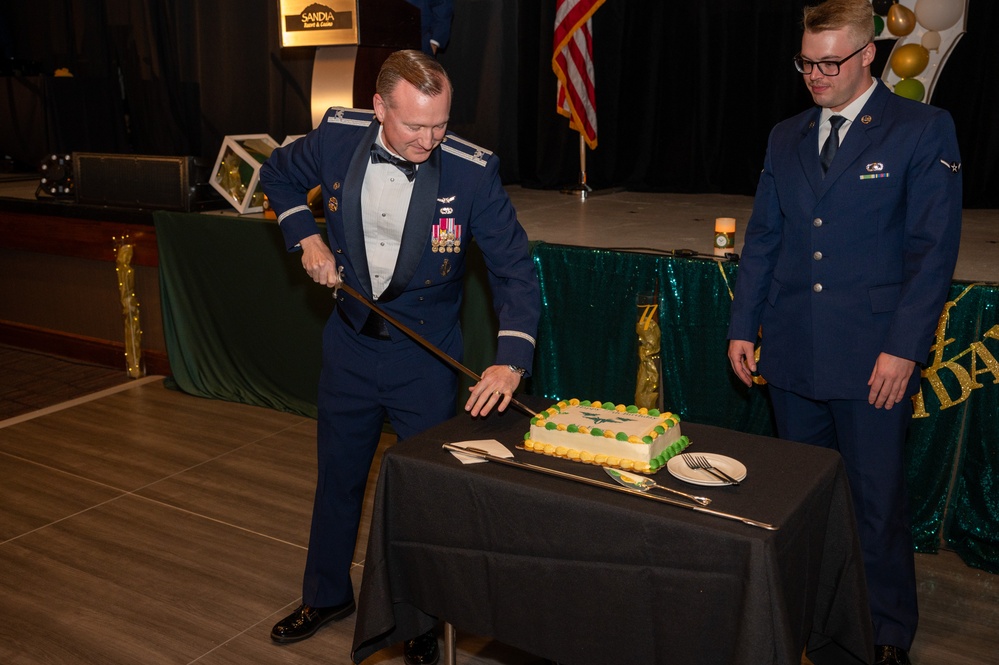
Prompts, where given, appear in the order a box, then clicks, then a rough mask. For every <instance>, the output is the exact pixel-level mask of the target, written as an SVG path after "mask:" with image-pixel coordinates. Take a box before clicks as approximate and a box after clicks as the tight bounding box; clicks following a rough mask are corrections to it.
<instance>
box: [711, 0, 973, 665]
mask: <svg viewBox="0 0 999 665" xmlns="http://www.w3.org/2000/svg"><path fill="white" fill-rule="evenodd" d="M804 28H805V31H804V34H803V36H802V40H801V53H800V54H799V55H798V56H796V57H795V65H796V67H797V69H798V71H799V72H801V73H802V74H803V76H804V82H805V85H806V86H807V87H808V89H809V91H810V92H811V94H812V98H813V99H814V101H815V103H816V105H817V106H816V107H815V108H812V109H809V110H808V111H805V112H804V113H801V114H799V115H797V116H795V117H793V118H791V119H789V120H786V121H784V122H782V123H780V124H778V125H777V126H776V127H775V128H774V129H773V131H772V132H771V134H770V139H769V144H768V147H767V154H766V159H765V162H764V168H763V173H762V175H761V177H760V182H759V186H758V188H757V190H756V199H755V202H754V206H753V214H752V217H751V218H750V220H749V223H748V226H747V229H746V239H745V247H744V251H743V253H742V258H741V259H740V263H739V274H738V279H737V282H736V289H735V299H734V302H733V304H732V318H731V323H730V327H729V331H728V338H729V340H730V341H729V351H728V356H729V360H730V362H731V365H732V368H733V370H734V371H735V373H736V375H738V377H739V378H740V379H741V380H742V381H743V382H744V383H745V384H746V385H752V373H754V372H756V371H757V363H756V361H755V360H754V342H755V340H756V338H757V332H758V331H760V334H761V340H762V341H761V343H760V355H759V368H758V369H759V373H760V374H761V375H762V376H763V378H764V379H765V380H766V382H767V383H768V384H769V391H770V396H771V399H772V402H773V407H774V414H775V417H776V422H777V430H778V433H779V435H780V436H781V437H782V438H785V439H791V440H795V441H802V442H806V443H811V444H816V445H821V446H826V447H830V448H835V449H837V450H838V451H839V452H840V453H841V454H842V456H843V460H844V463H845V465H846V469H847V474H848V477H849V480H850V486H851V491H852V493H853V500H854V512H855V514H856V517H857V525H858V530H859V534H860V541H861V546H862V548H863V552H864V563H865V570H866V573H867V584H868V590H869V599H870V608H871V618H872V622H873V626H872V627H873V641H874V645H872V646H873V647H874V653H875V656H874V662H876V663H878V664H879V665H880V664H888V663H891V664H897V663H908V662H909V657H908V650H909V648H910V646H911V644H912V640H913V636H914V634H915V631H916V623H917V618H918V613H917V608H916V584H915V570H914V561H913V544H912V535H911V531H910V523H909V515H908V497H907V494H906V486H905V483H906V477H905V467H904V462H903V447H904V441H905V432H906V428H907V426H908V423H909V421H910V420H911V417H912V403H911V401H910V399H909V398H910V397H911V396H912V395H913V394H914V393H915V392H916V390H917V388H918V385H919V379H920V374H919V371H918V370H917V364H919V363H923V362H924V361H925V360H926V358H927V356H928V353H929V349H930V345H931V343H932V335H933V332H934V330H935V327H936V325H937V321H938V319H939V317H940V314H941V311H942V309H943V305H944V302H945V300H946V297H947V293H948V290H949V286H950V280H951V276H952V273H953V269H954V264H955V262H956V260H957V249H958V244H959V240H960V232H961V231H960V227H961V175H960V157H959V154H958V146H957V140H956V136H955V132H954V125H953V122H952V120H951V118H950V115H949V114H948V113H946V112H945V111H942V110H940V109H936V108H933V107H931V106H928V105H924V104H920V103H918V102H914V101H911V100H908V99H903V98H901V97H898V96H896V95H894V94H892V92H891V91H890V90H889V89H888V88H887V87H886V86H885V85H884V84H883V83H881V82H880V81H876V80H874V79H872V77H871V72H870V66H871V62H872V61H873V60H874V56H875V47H874V44H873V42H872V40H873V38H874V22H873V16H872V10H871V5H870V2H869V1H868V0H827V2H825V3H823V4H821V5H818V6H816V7H808V8H806V9H805V13H804Z"/></svg>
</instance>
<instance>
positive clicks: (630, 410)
mask: <svg viewBox="0 0 999 665" xmlns="http://www.w3.org/2000/svg"><path fill="white" fill-rule="evenodd" d="M625 411H627V412H628V413H638V407H637V406H635V405H634V404H632V405H631V406H629V407H628V408H627V409H625Z"/></svg>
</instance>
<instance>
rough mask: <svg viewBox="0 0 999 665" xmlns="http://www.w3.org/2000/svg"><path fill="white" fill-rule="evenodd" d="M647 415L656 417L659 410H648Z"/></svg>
mask: <svg viewBox="0 0 999 665" xmlns="http://www.w3.org/2000/svg"><path fill="white" fill-rule="evenodd" d="M649 415H650V416H658V415H659V409H649Z"/></svg>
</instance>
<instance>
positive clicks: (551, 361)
mask: <svg viewBox="0 0 999 665" xmlns="http://www.w3.org/2000/svg"><path fill="white" fill-rule="evenodd" d="M154 219H155V223H156V234H157V239H158V242H159V252H160V288H161V297H162V306H163V323H164V333H165V336H166V344H167V352H168V354H169V358H170V365H171V368H172V371H173V377H172V378H173V380H174V381H175V383H176V385H177V387H178V388H180V389H181V390H183V391H185V392H188V393H191V394H193V395H200V396H203V397H212V398H217V399H225V400H230V401H237V402H244V403H247V404H255V405H260V406H267V407H270V408H274V409H279V410H282V411H289V412H292V413H299V414H303V415H307V416H310V417H315V415H316V407H315V401H316V386H317V383H318V380H319V367H320V353H321V348H320V345H321V331H322V327H323V325H324V323H325V321H326V318H327V317H328V316H329V313H330V311H331V307H332V299H331V297H330V293H329V291H328V290H327V289H325V288H320V287H318V286H317V285H315V284H314V283H313V282H312V281H311V280H310V279H309V278H308V276H306V275H305V273H304V271H303V270H302V268H301V264H300V262H299V256H298V255H297V254H288V253H287V252H285V251H284V247H283V242H282V239H281V234H280V231H279V229H278V228H277V224H276V223H274V222H270V221H265V220H260V219H247V218H236V217H230V216H221V215H198V214H184V213H167V212H161V213H156V214H155V215H154ZM469 250H470V251H469V256H468V261H469V263H468V268H469V269H468V278H467V282H466V290H465V303H464V307H463V310H462V328H463V331H464V339H465V364H466V365H467V366H468V367H469V368H471V369H473V370H474V371H476V372H481V371H482V369H483V368H484V367H485V366H487V365H488V364H489V363H490V362H491V359H492V358H493V356H494V354H495V336H496V320H495V316H494V314H493V313H492V308H491V307H490V305H489V303H490V298H489V290H488V285H487V282H486V269H485V265H484V263H483V262H482V259H481V255H478V253H477V251H476V250H475V248H474V245H473V246H472V247H470V248H469ZM532 253H533V256H534V261H535V266H536V267H537V270H538V276H539V279H540V282H541V294H542V305H543V310H542V318H541V324H540V328H539V332H538V351H537V355H536V360H535V365H534V376H533V378H532V380H531V381H530V382H529V383H528V384H527V387H526V390H527V391H529V392H532V393H533V394H536V395H543V396H545V397H547V398H550V399H552V400H553V401H554V400H557V399H563V398H571V397H578V398H580V399H599V400H601V401H606V400H610V401H613V402H615V403H627V404H631V403H634V401H635V387H636V376H637V371H638V336H637V331H636V326H637V324H638V317H639V310H638V302H639V298H651V299H652V301H653V302H655V303H656V304H658V311H657V316H658V323H659V326H660V329H661V359H662V372H661V381H660V384H661V386H662V397H663V403H664V406H665V407H666V408H668V409H669V410H671V411H675V412H677V413H679V414H681V416H682V417H683V419H684V420H687V421H690V422H698V423H705V424H710V425H717V426H721V427H726V428H730V429H735V430H740V431H745V432H750V433H753V434H763V435H771V436H772V435H773V434H774V428H773V424H772V420H771V415H770V404H769V399H768V396H767V388H766V386H765V385H761V386H754V387H753V388H752V389H747V388H745V387H744V386H743V385H742V384H741V383H739V382H738V381H737V380H736V379H735V377H734V376H733V375H732V373H731V371H730V369H729V367H728V359H727V357H726V353H725V352H726V340H725V333H726V331H727V327H728V318H729V308H730V303H731V292H730V289H731V288H732V286H733V285H734V283H735V280H736V279H737V278H738V265H736V264H733V263H729V262H718V261H714V260H710V259H696V258H680V257H672V256H660V255H654V254H643V253H629V252H620V251H605V250H594V249H586V248H579V247H564V246H558V245H547V244H544V243H537V244H535V245H533V247H532ZM997 309H999V286H997V285H994V284H991V285H990V284H968V283H955V284H954V285H953V286H952V288H951V293H950V303H948V307H947V309H946V312H945V314H946V317H945V319H944V320H943V323H944V325H943V326H942V327H941V328H940V329H939V331H938V339H937V343H936V345H935V347H934V349H933V350H931V352H930V355H929V357H928V359H927V368H926V370H925V371H924V379H923V382H922V391H921V393H920V399H918V400H917V409H916V417H915V418H914V419H913V423H912V427H911V428H910V431H909V438H908V443H907V454H908V469H909V480H910V487H911V495H912V510H913V532H914V535H915V539H916V547H917V549H918V550H920V551H923V552H932V551H936V549H937V548H938V547H940V546H941V545H946V546H947V547H950V548H953V549H954V550H955V551H957V552H958V553H959V554H960V555H961V556H962V558H963V559H964V560H965V561H966V562H967V563H969V564H971V565H974V566H976V567H979V568H983V569H985V570H989V571H990V572H996V573H999V493H997V492H996V486H997V483H999V425H997V420H999V362H997V360H996V359H997V358H999V312H997ZM468 383H469V382H468V381H467V380H466V381H464V382H463V384H462V385H463V386H467V385H468ZM464 395H465V391H464V390H460V391H459V396H458V401H459V403H463V402H464ZM702 443H704V445H705V446H710V442H702ZM789 471H791V472H793V470H789Z"/></svg>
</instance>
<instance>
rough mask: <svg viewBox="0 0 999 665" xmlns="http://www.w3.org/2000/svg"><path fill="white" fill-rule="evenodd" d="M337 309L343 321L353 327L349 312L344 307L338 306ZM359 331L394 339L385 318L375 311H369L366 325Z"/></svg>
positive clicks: (366, 335) (372, 335) (367, 335)
mask: <svg viewBox="0 0 999 665" xmlns="http://www.w3.org/2000/svg"><path fill="white" fill-rule="evenodd" d="M336 311H338V312H340V318H341V319H343V322H344V323H346V324H347V325H348V326H350V327H352V328H353V324H351V322H350V319H348V318H347V313H346V312H344V311H343V308H342V307H337V308H336ZM358 332H359V333H360V334H362V335H364V336H365V337H371V338H373V339H392V336H391V335H389V329H388V324H387V323H385V319H383V318H382V317H380V316H378V315H377V314H375V313H374V312H368V318H367V319H365V321H364V325H363V326H361V329H360V330H359V331H358Z"/></svg>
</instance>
